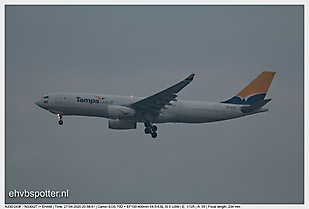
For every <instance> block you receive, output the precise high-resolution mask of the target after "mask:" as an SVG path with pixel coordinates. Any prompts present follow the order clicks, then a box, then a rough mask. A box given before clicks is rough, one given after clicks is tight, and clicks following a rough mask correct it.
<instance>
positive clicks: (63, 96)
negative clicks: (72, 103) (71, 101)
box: [56, 93, 68, 105]
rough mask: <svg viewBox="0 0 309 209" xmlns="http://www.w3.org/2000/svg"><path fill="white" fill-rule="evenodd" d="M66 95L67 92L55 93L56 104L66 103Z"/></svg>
mask: <svg viewBox="0 0 309 209" xmlns="http://www.w3.org/2000/svg"><path fill="white" fill-rule="evenodd" d="M67 96H68V94H67V93H62V94H57V97H56V102H57V103H58V104H62V105H66V104H67V101H68V98H67Z"/></svg>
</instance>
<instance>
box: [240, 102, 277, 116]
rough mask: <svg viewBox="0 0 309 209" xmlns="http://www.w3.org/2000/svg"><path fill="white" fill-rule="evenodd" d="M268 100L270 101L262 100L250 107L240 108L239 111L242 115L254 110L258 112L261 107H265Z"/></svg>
mask: <svg viewBox="0 0 309 209" xmlns="http://www.w3.org/2000/svg"><path fill="white" fill-rule="evenodd" d="M270 100H271V99H264V100H260V101H258V102H256V103H253V104H252V105H250V106H243V107H241V111H242V112H243V113H249V112H252V111H254V110H258V109H260V108H261V107H263V106H264V105H266V104H267V103H268V102H269V101H270Z"/></svg>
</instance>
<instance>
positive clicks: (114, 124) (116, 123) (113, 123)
mask: <svg viewBox="0 0 309 209" xmlns="http://www.w3.org/2000/svg"><path fill="white" fill-rule="evenodd" d="M108 128H110V129H136V122H130V121H123V120H113V119H109V120H108Z"/></svg>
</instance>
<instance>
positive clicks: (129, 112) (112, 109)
mask: <svg viewBox="0 0 309 209" xmlns="http://www.w3.org/2000/svg"><path fill="white" fill-rule="evenodd" d="M107 114H108V116H109V117H110V118H114V119H119V118H129V117H134V116H135V114H136V112H135V110H133V109H132V108H129V107H124V106H117V105H110V106H108V107H107Z"/></svg>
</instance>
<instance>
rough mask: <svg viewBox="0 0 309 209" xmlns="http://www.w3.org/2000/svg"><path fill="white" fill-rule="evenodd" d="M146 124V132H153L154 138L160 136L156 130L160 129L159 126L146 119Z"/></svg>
mask: <svg viewBox="0 0 309 209" xmlns="http://www.w3.org/2000/svg"><path fill="white" fill-rule="evenodd" d="M144 125H145V134H151V137H152V138H156V137H157V136H158V134H157V132H156V131H157V130H158V128H157V126H155V125H151V123H150V121H146V122H145V123H144Z"/></svg>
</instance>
